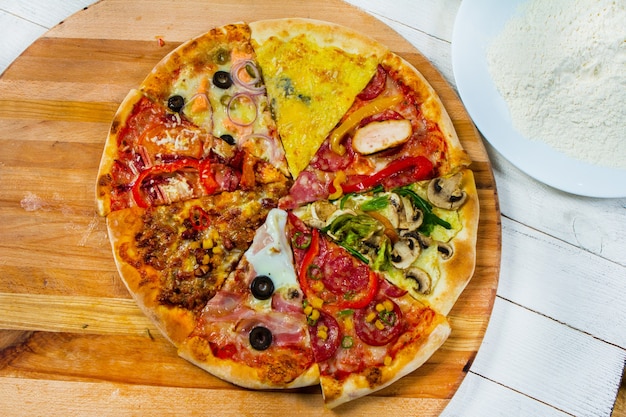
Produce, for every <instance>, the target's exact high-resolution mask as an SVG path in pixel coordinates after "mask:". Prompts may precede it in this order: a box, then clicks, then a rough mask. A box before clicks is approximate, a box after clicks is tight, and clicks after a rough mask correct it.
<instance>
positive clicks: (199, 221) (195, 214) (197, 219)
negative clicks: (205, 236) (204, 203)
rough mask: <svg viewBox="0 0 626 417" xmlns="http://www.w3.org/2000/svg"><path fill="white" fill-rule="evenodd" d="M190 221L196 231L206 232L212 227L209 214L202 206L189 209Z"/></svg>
mask: <svg viewBox="0 0 626 417" xmlns="http://www.w3.org/2000/svg"><path fill="white" fill-rule="evenodd" d="M189 220H190V221H191V227H193V228H194V230H204V229H206V228H207V227H209V226H210V225H211V219H210V218H209V214H208V213H207V212H206V211H204V209H203V208H202V207H200V206H193V207H191V208H190V209H189Z"/></svg>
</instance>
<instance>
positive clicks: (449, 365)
mask: <svg viewBox="0 0 626 417" xmlns="http://www.w3.org/2000/svg"><path fill="white" fill-rule="evenodd" d="M293 16H295V17H307V18H315V19H321V20H328V21H333V22H336V23H339V24H343V25H346V26H349V27H351V28H353V29H356V30H358V31H361V32H364V33H367V34H369V35H371V36H373V37H374V38H376V39H377V40H379V41H380V42H382V43H384V44H386V45H388V46H389V47H390V48H391V49H392V50H393V51H395V52H397V53H398V54H400V55H401V56H403V57H404V58H406V59H407V60H408V61H410V62H411V63H413V65H415V66H416V67H417V68H418V69H419V70H420V71H422V73H423V74H424V75H425V76H426V78H427V79H428V80H429V81H430V82H431V84H432V85H433V87H434V88H435V89H436V90H437V91H438V93H439V94H440V96H441V98H442V100H443V102H444V104H445V106H446V108H447V109H448V111H449V113H450V115H451V117H452V119H453V121H454V125H455V127H456V129H457V132H458V134H459V136H460V137H461V140H462V142H463V145H464V146H465V148H466V149H467V151H468V153H469V154H470V156H471V157H472V159H473V161H474V163H473V165H472V168H473V169H474V172H475V175H476V180H477V186H478V190H479V196H480V202H481V221H480V225H479V237H478V264H477V268H476V273H475V276H474V277H473V279H472V281H471V283H470V284H469V286H468V287H467V289H466V291H465V292H464V293H463V295H462V297H461V298H460V300H459V301H458V303H457V304H456V306H455V307H454V309H453V311H452V312H451V314H450V320H451V324H452V328H453V332H452V335H451V337H450V339H449V340H448V341H447V342H446V343H445V345H444V346H443V348H442V349H440V350H439V351H438V352H437V353H436V354H435V355H434V356H433V357H432V358H431V360H429V361H428V363H427V364H425V365H424V366H423V367H422V368H420V369H419V370H417V371H416V372H414V373H413V374H411V375H409V376H407V377H405V378H403V379H401V380H400V381H398V382H397V383H395V384H393V385H392V386H390V387H388V388H386V389H384V390H382V391H380V392H378V393H376V394H374V395H371V396H369V397H367V398H364V399H361V400H357V401H354V402H352V403H349V404H347V405H345V406H341V407H339V408H338V409H336V410H334V411H328V410H325V409H324V408H323V406H322V399H321V396H320V392H319V388H317V387H312V388H307V389H300V390H295V391H289V392H255V391H249V390H244V389H240V388H238V387H235V386H232V385H230V384H228V383H226V382H223V381H220V380H219V379H216V378H214V377H212V376H211V375H209V374H207V373H205V372H204V371H202V370H200V369H198V368H196V367H194V366H193V365H191V364H189V363H187V362H186V361H184V360H183V359H180V358H178V357H177V356H176V352H175V350H174V348H173V347H172V346H170V345H169V344H168V342H167V341H166V340H165V339H164V338H163V337H162V336H161V335H160V334H159V333H158V332H157V330H156V329H155V328H154V326H153V325H152V324H151V323H150V322H149V321H148V320H147V319H146V318H145V317H144V316H143V315H142V314H141V312H140V311H139V309H138V308H137V307H136V306H135V304H134V303H133V301H132V300H131V298H130V296H129V294H128V293H127V291H126V289H125V287H124V285H123V284H122V282H121V280H120V278H119V276H118V274H117V272H116V269H115V265H114V261H113V257H112V254H111V249H110V246H109V242H108V239H107V235H106V227H105V222H104V219H102V218H100V217H98V215H97V214H96V213H95V203H94V186H95V179H96V173H97V169H98V163H99V160H100V155H101V152H102V148H103V145H104V140H105V138H106V135H107V132H108V129H109V123H110V121H111V119H112V117H113V114H114V112H115V110H116V109H117V106H118V105H119V103H120V101H121V100H122V99H123V98H124V96H125V95H126V93H127V92H128V90H129V89H131V88H133V87H136V86H137V85H138V84H139V83H140V82H141V80H142V79H143V78H144V76H145V75H146V74H147V73H148V72H149V71H150V69H151V68H152V67H153V66H154V64H156V62H157V61H159V60H160V59H161V58H162V57H163V56H164V55H165V54H166V53H168V52H169V51H170V50H172V49H173V48H175V47H176V46H178V45H179V44H180V43H181V42H183V41H185V40H187V39H189V38H191V37H193V36H196V35H198V34H200V33H203V32H206V31H207V30H209V29H210V28H212V27H215V26H219V25H222V24H226V23H230V22H236V21H252V20H260V19H268V18H277V17H293ZM159 38H160V39H163V40H164V41H165V44H164V45H160V44H159V42H158V41H157V39H159ZM500 243H501V234H500V213H499V209H498V201H497V193H496V188H495V182H494V178H493V175H492V172H491V166H490V163H489V159H488V156H487V153H486V152H485V149H484V147H483V144H482V142H481V140H480V137H479V135H478V133H477V131H476V129H475V128H474V125H473V124H472V122H471V120H470V118H469V116H468V115H467V113H466V112H465V109H464V108H463V106H462V104H461V102H460V101H459V99H458V98H457V96H456V95H455V94H454V92H453V90H452V89H451V87H450V86H449V85H448V84H447V83H446V82H445V81H444V80H443V78H442V77H441V75H440V74H439V73H438V72H437V71H436V70H435V69H434V68H433V66H432V65H431V64H430V63H429V62H428V61H426V59H425V58H424V57H423V56H422V55H420V54H419V52H418V51H416V50H415V49H414V48H413V47H412V46H411V45H410V44H409V43H408V42H406V41H405V40H404V39H403V38H402V37H400V35H398V34H397V33H395V32H394V31H392V30H391V29H390V28H388V27H387V26H385V25H384V24H382V23H381V22H379V21H377V20H376V19H374V18H373V17H371V16H369V15H367V14H365V13H363V12H361V11H359V10H357V9H355V8H354V7H352V6H350V5H347V4H345V3H343V2H341V1H339V0H322V1H316V2H310V1H289V0H283V1H269V0H262V1H253V0H229V1H227V2H221V1H212V2H207V1H187V2H172V1H169V0H167V1H166V0H163V1H155V0H150V1H142V2H126V1H124V2H122V1H113V0H111V1H108V0H103V1H101V2H100V3H97V4H95V5H94V6H92V7H90V8H88V9H85V10H83V11H81V12H79V13H78V14H76V15H74V16H72V17H71V18H69V19H68V20H66V21H65V22H63V23H62V24H60V25H58V26H57V27H55V28H54V29H53V30H51V31H50V32H49V33H47V34H46V35H45V36H43V37H42V38H40V39H39V40H37V41H36V42H35V43H34V44H33V45H32V46H31V47H30V48H29V49H28V50H27V51H26V52H24V54H22V56H20V57H19V58H18V59H17V60H16V61H15V62H14V63H13V64H12V65H11V67H10V68H9V69H8V70H7V71H6V72H5V73H4V74H3V75H2V77H1V78H0V398H1V399H2V403H3V409H5V410H12V409H13V410H21V411H22V412H25V413H32V414H40V413H44V412H45V413H46V414H48V415H68V414H80V415H90V414H93V415H99V416H102V415H108V414H111V415H123V414H136V413H140V414H148V413H150V412H152V413H153V414H157V413H162V412H168V411H169V412H177V413H180V414H208V413H211V414H212V415H221V416H228V415H232V416H243V415H256V416H258V415H268V416H269V415H278V414H282V415H295V414H297V415H302V416H305V415H311V416H313V415H315V416H322V415H334V414H338V415H350V416H379V415H382V414H384V415H393V414H394V413H398V414H399V413H401V412H402V413H403V414H406V411H407V410H411V414H412V413H414V412H418V411H417V410H419V414H420V415H423V416H434V415H438V414H439V413H440V412H441V411H442V410H443V409H444V407H445V406H446V404H447V403H448V402H449V400H450V398H451V397H452V396H453V395H454V393H455V391H456V390H457V388H458V387H459V385H460V383H461V381H462V380H463V377H464V376H465V374H466V373H467V370H468V369H469V367H470V365H471V363H472V360H473V358H474V356H475V354H476V352H477V350H478V349H479V346H480V343H481V341H482V338H483V335H484V333H485V330H486V327H487V322H488V320H489V316H490V314H491V309H492V306H493V302H494V299H495V294H496V287H497V280H498V273H499V266H500Z"/></svg>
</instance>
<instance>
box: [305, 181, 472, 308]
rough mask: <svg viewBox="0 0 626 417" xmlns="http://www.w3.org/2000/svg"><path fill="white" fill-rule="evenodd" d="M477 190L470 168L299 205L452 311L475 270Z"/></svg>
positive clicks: (351, 246) (392, 277)
mask: <svg viewBox="0 0 626 417" xmlns="http://www.w3.org/2000/svg"><path fill="white" fill-rule="evenodd" d="M478 211H479V207H478V195H477V192H476V186H475V183H474V177H473V174H472V172H471V171H470V170H462V171H459V172H458V173H456V174H454V175H450V176H445V177H437V178H434V179H432V180H425V181H421V182H417V183H413V184H409V185H405V186H401V187H396V188H392V189H390V190H388V191H385V190H384V189H383V188H382V187H379V188H377V189H374V190H370V191H367V192H354V193H349V194H344V195H343V196H342V197H341V198H340V199H337V200H334V201H317V202H314V203H311V204H308V205H306V206H302V207H300V208H298V209H296V210H294V214H295V215H297V216H298V217H299V218H300V219H301V220H303V221H304V222H305V223H306V224H307V225H309V226H310V227H314V228H317V229H319V230H320V231H321V232H322V233H324V234H325V235H326V236H328V237H329V238H331V239H332V240H334V241H335V242H337V243H338V244H339V245H340V246H342V247H344V248H345V249H346V250H347V251H349V252H350V253H351V254H352V256H354V257H356V258H358V259H360V260H361V261H362V262H364V263H366V264H367V265H368V266H369V267H370V268H371V269H372V270H374V271H377V272H379V273H380V274H382V275H383V276H384V277H385V278H386V279H387V280H389V281H390V282H391V283H393V284H394V285H396V286H398V287H399V288H402V289H403V290H406V291H408V293H409V294H411V296H413V298H415V299H417V300H420V301H422V302H424V303H426V304H428V305H430V306H432V307H433V308H434V309H435V310H437V311H438V312H441V313H443V314H447V313H448V312H449V311H450V309H451V308H452V306H453V305H454V303H455V301H456V299H457V298H458V296H459V295H460V294H461V292H462V291H463V289H464V288H465V286H466V285H467V283H468V282H469V280H470V279H471V277H472V274H473V272H474V265H475V257H476V256H475V255H476V253H475V242H476V235H477V226H478Z"/></svg>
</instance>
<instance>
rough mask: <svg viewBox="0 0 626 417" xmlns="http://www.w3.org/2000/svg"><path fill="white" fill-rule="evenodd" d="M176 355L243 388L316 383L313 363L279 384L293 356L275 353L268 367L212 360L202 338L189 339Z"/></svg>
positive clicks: (285, 387) (317, 372) (302, 385)
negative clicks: (289, 379)
mask: <svg viewBox="0 0 626 417" xmlns="http://www.w3.org/2000/svg"><path fill="white" fill-rule="evenodd" d="M178 354H179V355H180V357H182V358H184V359H186V360H188V361H189V362H191V363H193V364H195V365H196V366H198V367H199V368H201V369H204V370H205V371H207V372H209V373H211V374H212V375H214V376H216V377H218V378H220V379H223V380H225V381H228V382H230V383H232V384H235V385H238V386H240V387H244V388H249V389H259V390H263V389H288V388H300V387H308V386H311V385H317V384H319V368H318V366H317V364H316V363H313V364H312V365H311V366H310V367H309V368H308V369H307V370H306V371H304V372H303V373H301V374H300V375H299V376H297V377H296V378H295V379H293V380H291V381H289V382H284V381H282V378H283V376H284V375H285V374H288V373H290V372H292V370H291V369H290V368H291V366H290V362H291V360H292V359H293V357H291V356H288V355H285V353H281V354H275V355H274V357H272V364H271V365H266V366H259V367H252V366H248V365H246V364H245V363H241V362H236V361H234V360H230V359H220V358H216V357H215V356H213V354H212V353H211V348H210V346H209V344H208V342H207V341H206V340H205V339H203V338H202V337H199V336H192V337H189V338H188V339H187V340H186V341H185V342H184V343H183V344H182V345H180V347H179V349H178ZM268 354H271V352H268ZM281 356H282V357H281ZM272 375H273V376H272Z"/></svg>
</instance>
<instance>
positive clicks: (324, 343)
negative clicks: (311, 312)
mask: <svg viewBox="0 0 626 417" xmlns="http://www.w3.org/2000/svg"><path fill="white" fill-rule="evenodd" d="M320 329H323V331H320ZM339 333H340V330H339V324H338V323H337V320H335V318H334V317H333V316H331V315H329V314H327V313H324V312H322V311H320V317H319V319H317V321H316V322H315V324H314V325H309V335H310V336H311V347H312V348H313V356H314V357H315V361H316V362H322V361H325V360H326V359H329V358H330V357H332V356H333V355H334V354H335V351H336V350H337V348H339V342H340V338H339ZM322 335H323V337H322Z"/></svg>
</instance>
